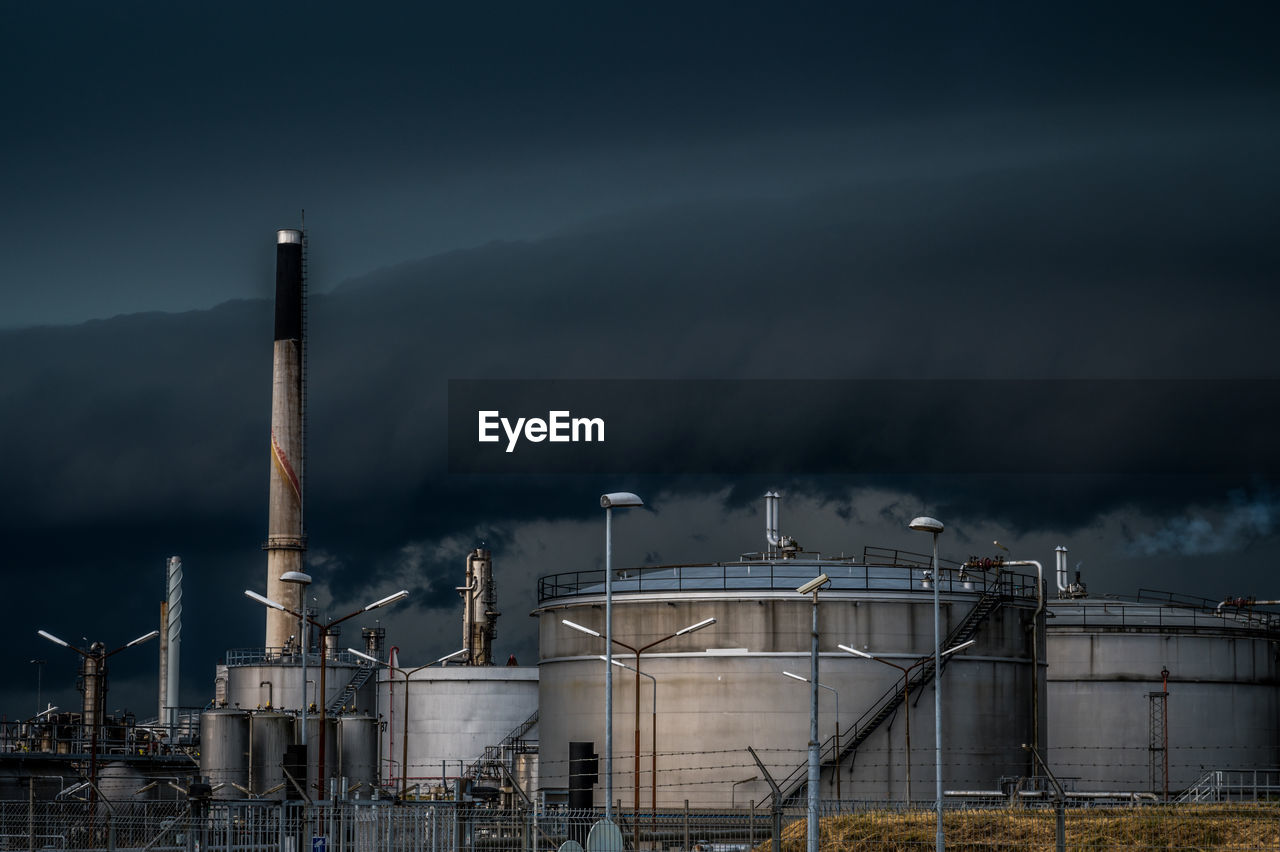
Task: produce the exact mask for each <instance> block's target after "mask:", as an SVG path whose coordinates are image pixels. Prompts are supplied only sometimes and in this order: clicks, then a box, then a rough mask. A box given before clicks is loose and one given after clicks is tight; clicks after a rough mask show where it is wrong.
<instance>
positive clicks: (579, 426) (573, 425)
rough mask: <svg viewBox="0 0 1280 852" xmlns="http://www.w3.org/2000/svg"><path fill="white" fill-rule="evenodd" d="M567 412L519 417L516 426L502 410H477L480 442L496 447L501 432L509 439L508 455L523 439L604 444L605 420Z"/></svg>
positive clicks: (540, 441)
mask: <svg viewBox="0 0 1280 852" xmlns="http://www.w3.org/2000/svg"><path fill="white" fill-rule="evenodd" d="M570 415H571V412H568V411H549V412H547V419H546V420H543V419H542V418H541V417H529V418H525V417H518V418H516V421H515V423H512V422H511V421H510V420H509V419H507V418H506V417H503V416H502V413H501V412H499V411H496V410H494V411H477V412H476V419H477V420H478V422H479V436H478V438H477V440H478V441H480V443H482V444H496V443H498V442H499V441H501V440H502V436H501V435H499V434H498V430H499V429H501V430H502V432H503V433H505V434H506V436H507V450H506V451H507V452H509V453H510V452H514V451H515V448H516V444H518V443H519V442H520V439H521V438H522V437H523V438H524V439H525V440H526V441H530V442H532V443H535V444H539V443H542V442H543V441H550V442H551V443H553V444H569V443H573V444H577V443H587V444H590V443H596V442H598V443H602V444H603V443H604V418H603V417H572V416H570Z"/></svg>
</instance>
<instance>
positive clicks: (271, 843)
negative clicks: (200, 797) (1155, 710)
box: [0, 800, 1280, 852]
mask: <svg viewBox="0 0 1280 852" xmlns="http://www.w3.org/2000/svg"><path fill="white" fill-rule="evenodd" d="M993 804H994V803H990V802H986V803H971V805H970V806H968V807H952V806H950V804H949V806H948V807H947V809H946V810H945V812H944V831H945V835H946V846H947V848H948V849H951V850H971V852H976V850H1050V849H1055V848H1062V849H1067V850H1121V849H1125V850H1130V849H1136V850H1143V849H1150V850H1154V849H1162V850H1264V849H1265V850H1280V802H1277V801H1258V802H1241V803H1234V804H1221V803H1216V804H1180V805H1150V804H1143V803H1140V802H1135V803H1133V804H1131V805H1129V806H1127V807H1119V808H1117V807H1110V806H1108V807H1069V808H1058V807H1055V806H1054V804H1053V803H1049V802H1043V803H1036V804H1033V805H1031V806H1027V805H1023V804H1019V805H1016V806H1010V805H1008V804H1004V805H1000V806H993ZM602 816H603V814H602V813H601V812H600V811H595V810H586V811H583V810H569V809H566V808H559V807H546V808H521V809H516V810H502V809H497V808H491V807H486V806H483V805H478V804H470V803H459V802H413V803H396V802H392V801H387V800H384V801H362V802H354V801H353V802H340V803H337V804H323V803H320V804H313V805H305V804H302V803H292V802H290V803H280V802H265V801H242V802H216V801H215V802H209V803H201V802H190V803H188V802H151V803H139V804H129V805H119V804H116V805H111V804H109V803H106V802H98V803H96V804H91V803H88V802H78V801H73V802H49V801H44V802H40V801H18V802H13V801H11V802H0V850H30V852H35V850H119V851H120V852H125V850H129V852H455V850H457V851H458V852H461V851H462V850H476V852H479V851H480V850H484V852H553V850H556V849H558V848H559V847H560V845H561V844H563V843H564V842H565V841H567V840H576V841H577V842H578V843H580V844H582V845H583V846H584V847H587V846H588V835H589V832H590V830H591V827H592V826H593V825H594V824H595V823H596V821H597V820H599V819H600V818H601V817H602ZM936 819H937V818H936V812H935V811H933V810H930V809H927V808H925V807H920V806H917V807H912V808H898V809H894V808H886V807H885V806H884V805H883V804H882V803H876V804H872V803H858V802H840V803H838V804H837V803H823V807H822V809H821V811H820V820H819V825H820V831H819V844H820V848H821V850H822V852H837V850H840V852H844V850H850V851H852V850H901V852H925V850H929V849H932V848H934V844H935V840H936V828H937V822H936ZM614 821H615V823H616V824H617V826H618V828H619V830H620V832H621V834H622V838H623V845H624V848H625V849H627V850H645V851H646V852H749V850H757V852H775V850H776V849H777V848H778V847H775V845H774V844H775V835H776V836H777V837H778V838H779V839H780V841H781V843H780V849H781V852H805V849H806V836H807V812H806V811H805V810H803V809H785V810H781V811H777V812H774V811H772V810H770V809H769V808H767V807H764V808H759V807H757V808H751V807H741V808H734V809H727V810H726V809H722V810H717V811H706V810H696V809H690V808H683V809H678V810H676V811H660V812H658V813H651V812H644V811H642V812H641V813H639V814H638V815H636V814H633V813H632V812H630V811H618V812H616V813H615V814H614ZM1059 826H1061V835H1059V830H1060V829H1059ZM1059 837H1060V838H1061V839H1059ZM637 844H638V845H637Z"/></svg>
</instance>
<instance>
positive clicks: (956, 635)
mask: <svg viewBox="0 0 1280 852" xmlns="http://www.w3.org/2000/svg"><path fill="white" fill-rule="evenodd" d="M1003 602H1004V595H1003V593H1002V590H1001V588H1000V585H999V584H994V585H992V586H990V587H988V588H987V590H986V591H984V592H983V594H982V597H980V598H979V599H978V602H977V603H976V604H974V607H973V609H971V610H969V612H968V613H967V614H966V615H965V617H964V618H963V619H961V620H960V623H959V624H957V625H956V626H955V627H954V628H953V629H952V631H951V633H949V634H948V635H947V637H946V638H945V639H944V640H943V642H942V647H943V648H950V647H953V646H955V645H959V644H960V643H962V642H968V641H969V640H970V639H972V638H974V636H976V635H977V633H978V630H979V629H981V627H982V625H983V624H984V623H985V622H986V620H987V618H988V617H989V616H990V615H991V614H992V613H993V612H995V611H996V610H997V609H998V608H999V607H1000V605H1001V604H1002V603H1003ZM949 659H950V658H949V657H943V658H942V668H944V669H945V668H946V667H947V663H948V661H949ZM933 676H934V671H933V660H929V661H928V662H926V663H925V664H924V665H922V666H921V667H920V670H919V671H918V672H916V673H915V675H913V676H912V677H911V678H910V679H909V681H908V684H909V691H910V692H911V693H914V694H915V695H916V696H917V697H918V696H920V695H922V694H923V687H925V686H928V685H929V684H930V683H931V682H932V681H933ZM907 694H908V690H904V689H903V687H902V685H901V682H899V683H896V684H894V685H893V686H891V687H890V688H889V689H888V691H886V692H885V693H884V694H883V695H881V696H880V697H879V698H878V699H876V700H875V701H874V702H873V703H872V705H871V707H870V708H869V709H868V710H867V711H866V712H865V713H863V714H862V715H861V716H860V717H859V718H858V719H857V721H855V722H854V723H853V725H852V727H851V728H850V733H846V732H845V731H841V732H840V753H839V754H836V748H835V737H832V738H830V739H828V740H827V741H826V742H825V743H823V745H822V769H823V770H826V769H829V768H831V767H839V765H840V764H841V763H842V762H844V760H845V759H847V758H848V757H849V755H851V754H853V753H854V752H855V751H856V750H857V749H858V746H860V745H862V744H863V743H864V742H866V741H867V739H869V738H870V737H871V735H872V734H874V733H875V732H876V731H877V730H878V729H879V727H880V726H881V725H882V724H884V722H885V721H887V720H888V719H889V718H890V717H892V716H893V714H894V713H896V712H897V711H898V708H899V707H901V706H902V702H903V701H904V700H905V697H906V695H907ZM808 769H809V767H808V764H807V763H805V764H801V765H800V766H798V767H797V768H796V769H795V770H793V771H792V772H791V774H790V775H788V776H787V777H786V778H785V779H784V780H783V781H782V782H781V783H779V784H778V787H779V789H780V790H782V792H783V801H784V802H786V803H787V804H788V805H793V804H796V803H797V802H798V800H799V799H801V798H802V797H803V796H804V795H805V792H806V788H807V787H808V785H809V779H808Z"/></svg>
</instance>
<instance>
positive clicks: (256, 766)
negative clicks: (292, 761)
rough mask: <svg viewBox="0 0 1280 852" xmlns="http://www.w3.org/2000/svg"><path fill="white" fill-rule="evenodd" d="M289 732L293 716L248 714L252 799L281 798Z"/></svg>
mask: <svg viewBox="0 0 1280 852" xmlns="http://www.w3.org/2000/svg"><path fill="white" fill-rule="evenodd" d="M293 729H294V719H293V717H292V716H287V715H285V714H284V713H274V712H262V713H251V714H249V790H250V791H251V792H252V793H254V795H255V796H260V797H262V798H266V799H283V798H284V795H285V791H284V785H285V780H284V768H283V763H284V755H285V748H286V747H287V746H289V745H292V744H293ZM267 791H271V792H269V793H268V792H267Z"/></svg>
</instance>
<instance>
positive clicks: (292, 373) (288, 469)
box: [263, 229, 306, 648]
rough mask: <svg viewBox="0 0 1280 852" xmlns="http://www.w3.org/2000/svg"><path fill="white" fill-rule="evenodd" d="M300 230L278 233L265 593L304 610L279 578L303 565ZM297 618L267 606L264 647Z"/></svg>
mask: <svg viewBox="0 0 1280 852" xmlns="http://www.w3.org/2000/svg"><path fill="white" fill-rule="evenodd" d="M302 241H303V234H302V231H295V230H291V229H287V230H281V231H277V232H276V324H275V346H274V353H273V360H272V377H271V487H270V504H269V516H268V521H267V542H266V544H265V545H263V547H264V549H265V550H266V551H267V597H269V598H271V599H272V600H274V601H278V602H280V603H282V604H284V605H285V607H286V608H288V609H291V610H294V611H296V612H301V611H302V606H303V602H302V587H301V586H299V585H297V584H294V583H286V582H284V581H282V580H281V579H280V578H281V577H282V576H284V575H285V574H286V573H288V572H290V571H301V570H302V561H303V560H302V556H303V552H304V551H305V550H306V538H305V535H304V532H303V521H302V497H303V491H302V471H303V466H302V462H303V454H304V447H303V437H302V418H303V404H304V400H303V345H304V340H303V316H302V314H303V280H302V279H303V276H302ZM295 625H296V619H294V618H293V617H292V616H290V615H289V614H288V613H286V612H283V611H281V610H277V609H273V608H270V607H269V608H267V628H266V642H265V644H266V647H268V648H282V647H284V645H285V643H286V642H287V641H288V639H289V636H290V635H291V634H293V633H294V632H295V629H294V628H295Z"/></svg>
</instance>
